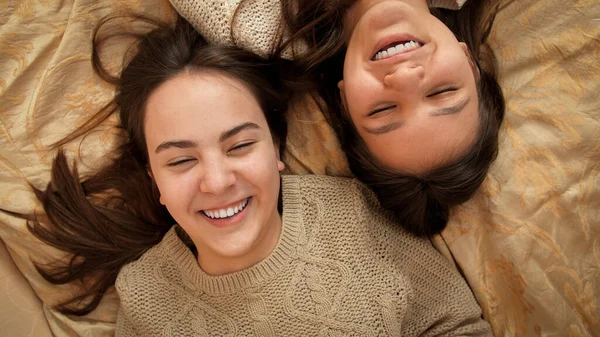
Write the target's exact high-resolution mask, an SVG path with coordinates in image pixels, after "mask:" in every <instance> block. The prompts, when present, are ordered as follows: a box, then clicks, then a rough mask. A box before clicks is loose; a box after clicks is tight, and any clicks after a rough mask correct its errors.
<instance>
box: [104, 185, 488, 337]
mask: <svg viewBox="0 0 600 337" xmlns="http://www.w3.org/2000/svg"><path fill="white" fill-rule="evenodd" d="M282 181H283V205H284V208H283V209H284V211H283V215H282V232H281V236H280V239H279V242H278V244H277V246H276V247H275V249H274V250H273V252H272V253H271V255H269V256H268V257H267V258H266V259H264V260H263V261H261V262H259V263H258V264H256V265H254V266H252V267H250V268H248V269H246V270H243V271H239V272H235V273H231V274H227V275H223V276H211V275H208V274H206V273H205V272H204V271H203V270H202V269H201V268H200V267H199V265H198V262H197V259H196V257H195V256H194V255H193V254H192V252H191V250H190V249H189V248H188V247H186V246H185V245H184V243H183V242H182V241H181V239H180V238H179V236H178V235H177V230H176V228H177V227H174V228H173V229H172V230H171V231H169V233H168V234H167V235H166V236H165V238H164V239H163V240H162V242H161V243H160V244H159V245H157V246H155V247H153V248H152V249H150V250H149V251H148V252H147V253H146V254H144V256H142V258H141V259H140V260H138V261H136V262H133V263H131V264H129V265H127V266H125V267H124V268H123V270H122V271H121V273H120V274H119V277H118V279H117V291H118V293H119V296H120V299H121V304H120V308H119V316H118V319H117V331H116V335H117V336H192V335H193V336H317V335H318V336H400V335H402V336H417V335H418V336H439V335H445V334H451V335H469V336H491V331H490V327H489V325H488V324H487V323H486V322H485V321H483V320H482V319H481V318H480V315H481V310H480V308H479V306H478V305H477V303H476V302H475V299H474V297H473V295H472V293H471V291H470V289H469V288H468V286H467V284H466V283H465V281H464V280H463V279H462V278H461V276H460V275H459V274H458V273H457V272H456V270H454V269H453V267H452V266H451V265H450V264H449V263H448V261H447V260H446V259H444V258H443V257H442V256H441V255H440V254H439V253H438V252H437V251H436V250H435V249H434V248H433V247H432V246H431V244H430V242H429V241H427V240H423V239H419V238H415V237H412V236H410V235H408V234H407V233H406V232H404V231H403V230H402V229H400V228H399V226H396V225H394V224H393V223H392V222H391V221H390V220H389V218H388V216H387V214H386V213H384V212H383V211H382V210H380V209H379V207H378V204H377V203H376V200H375V198H374V196H373V195H372V194H371V192H370V191H368V190H367V189H366V188H365V187H363V185H362V184H360V183H359V182H357V181H355V180H351V179H345V178H335V177H325V176H310V175H307V176H284V177H283V180H282Z"/></svg>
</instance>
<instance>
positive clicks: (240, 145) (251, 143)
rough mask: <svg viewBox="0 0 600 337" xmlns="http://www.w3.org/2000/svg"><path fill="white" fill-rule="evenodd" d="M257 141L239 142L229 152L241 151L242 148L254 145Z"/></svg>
mask: <svg viewBox="0 0 600 337" xmlns="http://www.w3.org/2000/svg"><path fill="white" fill-rule="evenodd" d="M255 143H256V142H245V143H241V144H237V145H236V146H234V147H232V148H231V150H229V151H228V152H235V151H240V150H242V149H245V148H247V147H248V146H250V145H253V144H255Z"/></svg>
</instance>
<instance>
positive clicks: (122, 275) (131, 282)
mask: <svg viewBox="0 0 600 337" xmlns="http://www.w3.org/2000/svg"><path fill="white" fill-rule="evenodd" d="M181 247H185V245H184V243H183V242H182V241H181V239H180V238H179V237H178V236H177V232H176V230H175V227H173V228H171V230H169V232H168V233H167V234H166V235H165V237H164V238H163V239H162V241H161V242H160V243H159V244H158V245H156V246H154V247H152V248H150V249H149V250H148V251H147V252H146V253H144V255H142V257H140V258H139V259H138V260H136V261H133V262H131V263H129V264H127V265H125V266H124V267H123V268H121V270H120V272H119V275H118V276H117V280H116V287H117V291H118V292H119V296H121V297H123V295H124V294H126V293H135V291H134V290H136V289H139V288H145V286H144V284H145V283H147V282H152V281H151V280H149V277H159V275H162V273H158V272H157V271H158V270H160V269H161V268H163V267H164V266H169V265H170V266H173V265H175V263H174V262H175V261H173V258H174V253H175V254H176V253H177V251H178V250H181V249H182V248H181ZM175 270H177V269H175ZM144 291H145V289H144V290H142V292H144Z"/></svg>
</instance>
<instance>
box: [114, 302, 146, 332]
mask: <svg viewBox="0 0 600 337" xmlns="http://www.w3.org/2000/svg"><path fill="white" fill-rule="evenodd" d="M135 336H140V335H139V334H138V333H137V332H136V331H135V329H134V327H133V324H132V323H131V322H130V320H129V316H128V315H127V313H126V312H124V311H123V310H122V308H119V312H118V315H117V327H116V329H115V337H135Z"/></svg>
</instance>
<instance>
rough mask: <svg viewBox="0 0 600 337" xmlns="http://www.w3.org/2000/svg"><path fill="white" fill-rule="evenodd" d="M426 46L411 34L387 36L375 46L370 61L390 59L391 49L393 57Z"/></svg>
mask: <svg viewBox="0 0 600 337" xmlns="http://www.w3.org/2000/svg"><path fill="white" fill-rule="evenodd" d="M424 44H425V43H424V42H423V41H421V40H420V39H417V38H416V37H414V36H412V35H409V34H394V35H390V36H386V37H384V38H383V39H381V40H379V42H378V43H377V44H376V45H375V48H373V51H372V53H371V54H370V55H371V56H370V60H371V61H378V60H380V59H385V58H386V57H388V54H389V52H388V51H389V50H390V49H392V50H391V51H392V54H391V56H393V55H396V54H400V53H407V52H409V51H412V50H415V49H417V48H420V47H422V46H423V45H424Z"/></svg>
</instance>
